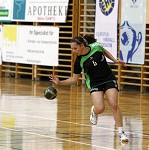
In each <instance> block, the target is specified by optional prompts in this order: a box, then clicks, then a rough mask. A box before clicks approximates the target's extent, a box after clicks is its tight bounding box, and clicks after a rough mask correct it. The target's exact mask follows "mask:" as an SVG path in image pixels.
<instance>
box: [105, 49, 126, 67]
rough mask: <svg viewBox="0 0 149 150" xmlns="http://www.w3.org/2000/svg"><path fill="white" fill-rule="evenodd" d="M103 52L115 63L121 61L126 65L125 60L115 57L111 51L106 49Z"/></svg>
mask: <svg viewBox="0 0 149 150" xmlns="http://www.w3.org/2000/svg"><path fill="white" fill-rule="evenodd" d="M103 54H104V55H105V56H106V57H107V58H109V59H110V60H112V61H113V62H114V63H120V64H122V65H123V66H124V65H125V62H123V61H122V60H121V59H118V60H117V59H115V58H114V57H113V56H112V55H111V53H110V52H109V51H107V50H104V51H103Z"/></svg>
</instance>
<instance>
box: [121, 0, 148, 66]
mask: <svg viewBox="0 0 149 150" xmlns="http://www.w3.org/2000/svg"><path fill="white" fill-rule="evenodd" d="M121 9H122V10H121V26H120V28H121V29H120V58H121V59H122V60H124V61H125V62H126V63H134V64H144V55H145V54H144V53H145V30H146V0H122V5H121Z"/></svg>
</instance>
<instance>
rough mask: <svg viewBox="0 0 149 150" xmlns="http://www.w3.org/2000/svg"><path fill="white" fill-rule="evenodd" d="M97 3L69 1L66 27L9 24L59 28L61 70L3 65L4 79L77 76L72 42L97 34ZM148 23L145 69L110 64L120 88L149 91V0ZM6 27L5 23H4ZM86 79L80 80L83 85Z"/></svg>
mask: <svg viewBox="0 0 149 150" xmlns="http://www.w3.org/2000/svg"><path fill="white" fill-rule="evenodd" d="M94 14H95V3H94V0H77V1H76V0H69V6H68V15H67V21H66V23H35V22H30V23H28V22H24V23H23V22H11V23H7V24H16V25H28V24H29V25H33V26H45V25H46V26H56V27H59V28H60V37H59V42H60V43H59V66H57V67H50V66H40V65H29V64H20V63H6V62H3V63H2V65H1V66H0V76H1V77H12V78H16V79H17V78H29V79H31V80H49V78H48V76H49V74H51V73H52V74H56V75H58V77H59V78H60V79H66V78H68V77H70V76H72V74H73V63H74V60H75V56H74V55H73V54H72V51H71V49H70V40H71V38H72V37H74V36H76V35H81V36H82V35H84V34H86V33H89V34H92V35H93V34H94V25H95V15H94ZM146 18H147V22H146V42H145V54H144V55H145V63H144V65H135V64H126V67H122V66H121V65H117V64H110V67H111V68H112V70H113V72H114V73H115V74H116V76H117V79H118V84H119V87H120V88H121V89H122V88H125V87H127V86H129V87H130V88H131V89H138V90H139V91H140V92H144V91H145V92H146V91H147V92H148V91H149V0H147V17H146ZM1 24H2V25H3V24H5V23H1ZM83 80H84V77H83V76H82V75H81V76H80V81H83Z"/></svg>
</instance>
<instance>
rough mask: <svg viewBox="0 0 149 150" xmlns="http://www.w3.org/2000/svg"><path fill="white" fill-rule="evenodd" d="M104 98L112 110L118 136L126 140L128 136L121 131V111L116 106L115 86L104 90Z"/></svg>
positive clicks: (116, 94) (116, 93)
mask: <svg viewBox="0 0 149 150" xmlns="http://www.w3.org/2000/svg"><path fill="white" fill-rule="evenodd" d="M105 95H106V98H107V100H108V103H109V105H110V106H111V109H112V111H113V115H114V119H115V123H116V126H117V127H118V130H119V137H120V140H121V141H122V142H127V141H128V138H127V136H126V135H125V133H124V131H123V117H122V111H121V110H120V108H119V106H118V90H117V89H116V88H111V89H108V90H106V92H105Z"/></svg>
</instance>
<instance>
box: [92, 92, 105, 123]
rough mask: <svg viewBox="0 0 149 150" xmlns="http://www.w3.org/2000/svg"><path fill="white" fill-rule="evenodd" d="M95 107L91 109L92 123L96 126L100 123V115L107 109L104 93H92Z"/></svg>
mask: <svg viewBox="0 0 149 150" xmlns="http://www.w3.org/2000/svg"><path fill="white" fill-rule="evenodd" d="M91 98H92V102H93V106H92V107H91V115H90V121H91V123H92V124H94V125H96V124H97V121H98V114H101V113H102V112H103V111H104V109H105V104H104V93H103V91H95V92H92V93H91Z"/></svg>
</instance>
